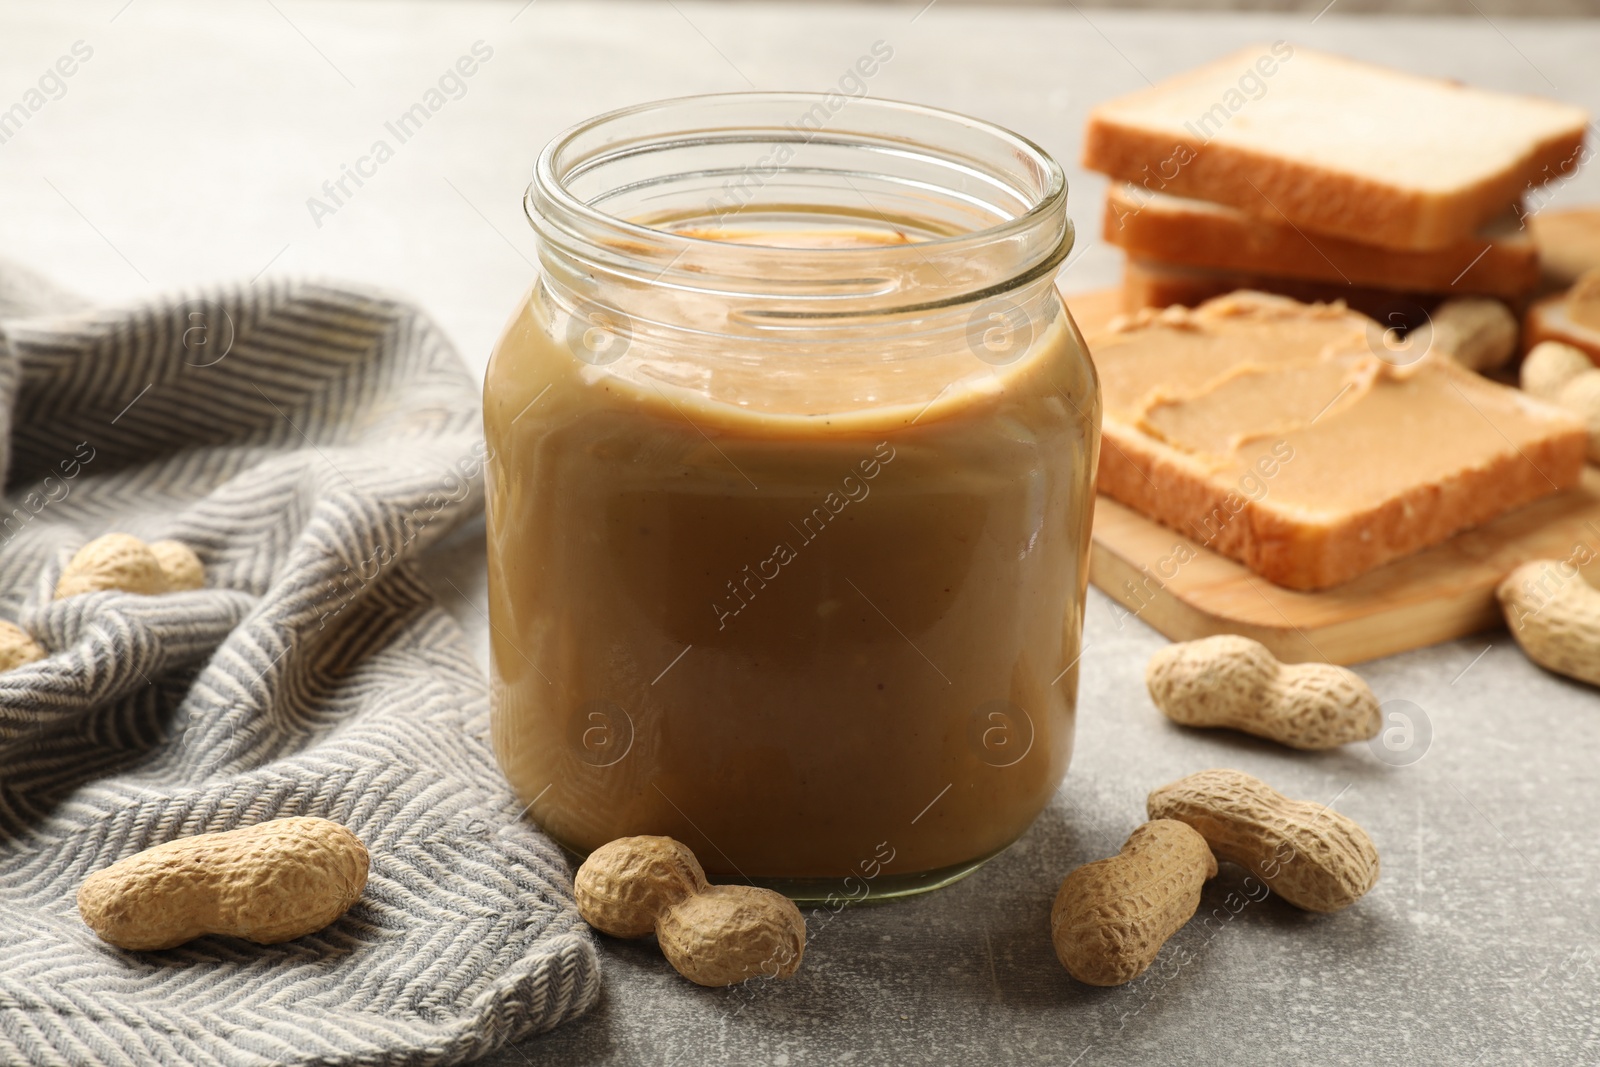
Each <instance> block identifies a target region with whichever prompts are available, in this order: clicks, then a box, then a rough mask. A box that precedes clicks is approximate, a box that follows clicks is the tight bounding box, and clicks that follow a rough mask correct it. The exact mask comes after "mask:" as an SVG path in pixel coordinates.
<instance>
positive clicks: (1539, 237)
mask: <svg viewBox="0 0 1600 1067" xmlns="http://www.w3.org/2000/svg"><path fill="white" fill-rule="evenodd" d="M1526 221H1527V225H1528V229H1529V231H1530V232H1531V233H1532V234H1533V242H1534V244H1535V245H1537V246H1538V248H1539V267H1540V269H1541V271H1542V272H1543V274H1544V279H1543V282H1544V287H1545V288H1546V289H1565V288H1567V287H1568V286H1570V285H1572V283H1574V282H1576V281H1577V280H1578V276H1579V275H1580V274H1582V273H1583V272H1584V271H1587V270H1593V269H1594V268H1596V267H1600V207H1578V208H1567V209H1565V210H1563V211H1540V212H1537V213H1534V214H1530V215H1528V216H1526Z"/></svg>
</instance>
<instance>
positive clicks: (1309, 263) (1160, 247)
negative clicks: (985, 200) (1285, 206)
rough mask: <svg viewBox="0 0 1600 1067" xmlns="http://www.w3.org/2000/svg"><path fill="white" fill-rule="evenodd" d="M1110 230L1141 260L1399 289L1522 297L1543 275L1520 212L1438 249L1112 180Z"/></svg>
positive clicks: (1108, 199) (1107, 236)
mask: <svg viewBox="0 0 1600 1067" xmlns="http://www.w3.org/2000/svg"><path fill="white" fill-rule="evenodd" d="M1103 230H1104V236H1105V239H1106V240H1107V241H1109V242H1111V243H1112V244H1114V245H1116V246H1118V247H1119V248H1121V249H1122V250H1123V251H1124V252H1126V253H1128V255H1129V256H1130V257H1133V258H1136V259H1150V260H1157V261H1160V262H1162V263H1169V264H1176V265H1179V266H1186V267H1202V268H1209V269H1214V270H1233V271H1247V272H1251V273H1254V274H1258V275H1283V276H1285V277H1290V278H1301V279H1305V280H1308V281H1317V282H1328V283H1332V284H1338V285H1346V286H1357V287H1363V288H1369V289H1393V290H1397V291H1402V292H1433V293H1452V294H1457V295H1473V296H1497V297H1504V298H1506V299H1511V300H1516V299H1520V298H1522V297H1525V296H1527V295H1528V294H1529V293H1530V292H1532V291H1533V289H1534V287H1535V286H1536V285H1538V282H1539V253H1538V249H1537V248H1535V246H1534V242H1533V238H1532V236H1531V235H1530V234H1529V233H1528V231H1526V230H1524V229H1523V228H1522V227H1521V224H1520V222H1519V221H1518V219H1517V216H1516V215H1515V214H1512V213H1510V212H1507V213H1505V214H1503V215H1501V216H1499V217H1497V218H1496V219H1495V220H1493V221H1492V222H1491V223H1489V225H1487V226H1485V227H1484V228H1483V229H1481V230H1479V231H1478V233H1477V234H1475V235H1473V237H1472V238H1471V239H1470V240H1467V241H1458V242H1457V243H1455V244H1453V245H1450V246H1448V247H1446V248H1441V249H1439V250H1437V251H1432V252H1407V251H1397V250H1394V249H1388V248H1380V247H1378V246H1376V245H1370V244H1363V243H1361V242H1358V241H1351V240H1348V239H1346V238H1343V237H1330V236H1328V235H1326V234H1318V235H1316V236H1315V237H1313V236H1311V235H1310V234H1307V233H1306V232H1305V231H1304V230H1297V229H1295V228H1294V227H1293V226H1290V225H1288V224H1286V223H1284V222H1281V221H1279V222H1269V221H1267V220H1265V219H1261V218H1257V217H1256V216H1254V215H1250V214H1248V213H1246V212H1244V211H1240V210H1239V209H1238V208H1233V207H1228V206H1226V205H1224V204H1214V203H1211V202H1210V201H1207V200H1191V199H1188V198H1187V197H1177V196H1168V195H1167V194H1165V193H1149V192H1146V191H1145V190H1144V189H1143V188H1142V187H1141V186H1137V185H1130V184H1125V183H1114V184H1113V185H1112V186H1111V188H1110V189H1109V190H1108V191H1107V193H1106V211H1105V221H1104V223H1103Z"/></svg>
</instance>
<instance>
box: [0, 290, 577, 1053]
mask: <svg viewBox="0 0 1600 1067" xmlns="http://www.w3.org/2000/svg"><path fill="white" fill-rule="evenodd" d="M75 304H76V301H75V300H74V299H73V298H71V297H70V295H68V294H65V293H63V292H62V291H60V290H58V289H55V288H53V287H51V286H49V285H47V284H44V283H41V282H38V281H37V280H35V279H32V278H30V277H28V276H27V275H26V274H23V273H19V272H18V271H17V270H16V269H15V268H10V267H6V266H5V265H3V264H0V314H3V315H4V316H7V317H8V318H9V319H12V321H5V322H3V323H0V420H4V425H3V426H0V430H4V433H0V442H3V443H0V448H3V449H4V456H3V459H4V465H5V470H6V473H7V478H6V483H5V484H6V493H5V497H4V501H3V505H0V598H3V604H0V614H3V615H5V616H7V617H10V618H12V619H15V620H16V621H17V622H18V623H19V624H20V625H21V626H22V627H23V628H24V629H26V630H28V631H30V632H31V633H32V634H33V636H34V639H35V640H36V641H38V642H39V643H40V644H41V645H42V646H44V648H45V649H46V651H47V652H49V653H50V655H49V656H48V658H46V659H44V660H41V661H38V662H35V663H32V664H28V665H26V666H23V667H20V668H17V669H15V670H13V671H10V672H7V673H4V674H0V1062H4V1063H15V1062H31V1063H71V1064H77V1063H97V1064H149V1063H184V1064H229V1065H232V1064H241V1065H242V1064H266V1063H319V1064H342V1063H362V1064H401V1063H404V1064H434V1063H459V1062H463V1061H466V1060H470V1059H472V1058H474V1057H477V1056H481V1055H483V1054H484V1053H486V1052H488V1051H490V1050H492V1049H494V1048H495V1047H497V1046H499V1045H500V1044H502V1043H503V1042H505V1041H507V1040H509V1039H513V1038H516V1037H519V1036H522V1035H525V1034H528V1033H531V1032H534V1031H537V1030H543V1029H548V1028H550V1027H553V1026H555V1025H557V1024H559V1023H561V1022H563V1021H564V1020H567V1019H570V1018H572V1017H573V1016H575V1015H577V1014H579V1013H581V1012H583V1011H584V1010H585V1009H586V1008H588V1007H589V1006H590V1005H591V1004H592V1003H593V1002H594V1000H595V999H596V996H597V993H598V987H599V968H598V964H597V960H596V955H595V949H594V944H593V942H592V940H591V938H590V936H589V935H588V933H587V932H586V928H585V927H584V926H583V924H582V922H581V921H580V920H579V918H578V916H577V912H576V909H575V907H574V905H573V903H572V893H571V879H570V875H569V872H568V869H567V866H566V864H565V862H564V860H563V858H562V856H561V854H560V853H559V851H558V850H557V849H556V848H555V847H554V846H553V845H552V844H551V843H550V842H549V841H548V840H547V839H546V838H544V837H543V836H541V835H540V834H538V833H537V832H536V831H534V830H533V829H531V828H530V827H529V826H528V825H527V824H526V822H524V821H522V820H521V819H519V814H520V812H521V809H522V806H521V804H519V803H517V802H516V801H515V799H514V798H513V797H512V795H511V794H510V792H509V791H508V789H507V788H506V786H505V785H504V784H503V782H502V781H501V779H500V776H499V774H498V772H497V771H496V769H495V767H494V761H493V757H492V755H491V753H490V750H489V746H488V740H487V734H488V721H487V708H488V700H487V687H486V685H485V682H484V679H483V677H482V674H481V671H480V670H479V668H478V667H477V666H476V665H475V664H474V662H473V660H472V657H471V655H470V653H469V650H468V648H467V647H466V644H465V641H464V639H463V636H462V634H461V632H460V629H459V628H458V627H457V626H456V624H455V622H454V621H453V620H452V619H450V618H449V617H448V616H447V615H446V614H445V613H444V612H443V611H441V610H440V608H439V607H438V606H437V605H436V604H435V603H434V601H433V599H432V597H431V596H430V594H429V592H428V589H427V586H426V585H425V584H424V583H423V582H422V581H421V580H420V579H419V577H418V568H420V567H425V566H426V565H427V557H426V555H425V552H426V549H427V548H428V547H429V546H430V545H431V544H433V543H435V542H436V541H438V540H439V539H440V538H441V537H443V536H444V535H445V534H446V533H448V532H449V531H450V530H451V529H453V528H455V527H457V526H458V525H459V524H461V523H462V522H463V521H465V520H469V519H471V518H472V517H473V516H475V515H476V514H477V513H478V512H479V510H480V508H481V506H482V479H481V467H482V460H483V444H482V438H481V436H480V434H479V431H478V406H477V397H476V390H475V388H474V386H473V383H472V381H471V379H470V378H469V376H468V375H467V373H466V371H465V369H464V368H463V366H462V365H461V362H460V360H459V358H458V357H457V355H456V353H455V352H454V350H453V349H452V348H451V346H450V344H449V342H448V341H446V340H445V338H444V337H443V335H442V334H441V333H440V331H439V330H438V328H437V327H436V326H434V325H433V324H432V323H431V322H430V321H429V320H428V319H427V318H426V317H425V316H423V315H422V314H421V313H419V312H418V311H416V310H415V309H413V308H412V307H410V306H408V305H407V304H405V303H404V302H402V301H399V300H396V299H394V298H392V297H389V296H386V295H384V294H382V293H377V292H369V291H366V290H362V289H358V288H352V287H346V286H336V285H329V284H320V283H312V282H292V281H261V282H259V283H256V284H254V285H249V286H238V287H234V288H226V289H217V290H214V291H208V292H196V293H188V294H178V295H176V296H173V297H171V298H168V299H164V300H160V301H157V302H152V303H147V304H143V305H140V306H136V307H131V308H127V309H124V310H118V311H105V312H100V311H83V310H70V309H71V308H73V307H74V305H75ZM30 311H32V312H38V313H45V314H49V315H51V316H52V317H50V318H39V317H33V318H29V319H25V320H14V317H15V316H18V315H21V314H26V313H28V312H30ZM109 531H122V532H126V533H131V534H134V535H136V536H139V537H143V538H145V539H146V540H158V539H162V538H176V539H178V540H181V541H183V542H185V543H187V544H188V545H189V546H191V547H192V548H193V549H194V550H195V551H196V552H197V553H198V554H199V556H200V558H201V560H202V561H204V563H205V566H206V587H205V588H204V589H201V590H196V591H193V592H182V593H170V594H167V595H164V596H157V597H147V596H136V595H132V594H125V593H118V592H102V593H91V594H86V595H82V596H77V597H71V598H68V599H66V600H52V599H51V593H52V590H53V587H54V584H55V581H56V578H57V576H58V575H59V574H60V571H61V568H62V566H63V565H64V564H65V562H66V560H67V559H68V558H70V557H71V555H72V553H73V552H74V551H75V550H76V549H77V548H79V547H80V546H81V545H82V544H83V543H84V542H86V541H88V540H90V539H91V538H93V537H96V536H98V535H100V534H102V533H106V532H109ZM287 815H318V816H323V817H326V818H330V819H334V820H337V821H339V822H341V823H344V824H345V825H347V826H349V827H350V828H351V829H353V830H354V831H355V832H356V834H357V835H359V836H360V837H361V839H362V840H363V841H364V842H365V843H366V845H367V847H368V849H369V850H370V851H371V854H372V870H371V877H370V880H369V882H368V884H367V889H366V892H365V893H364V894H363V896H362V898H361V900H360V901H359V902H357V904H356V905H355V907H354V908H353V909H352V910H351V911H350V912H349V913H348V914H347V915H345V916H344V917H343V918H342V919H339V920H338V921H336V922H335V923H334V924H333V925H332V926H330V927H328V928H327V929H326V930H323V931H322V932H321V933H318V934H313V935H311V936H309V937H304V938H301V939H299V940H297V941H293V942H289V943H287V944H283V945H275V946H270V947H267V946H257V945H253V944H250V943H248V942H244V941H240V940H235V939H231V938H226V937H206V938H202V939H200V940H198V941H194V942H191V943H190V944H188V945H186V946H184V947H181V948H177V949H172V950H169V951H164V952H126V951H122V950H120V949H116V948H113V947H111V946H110V945H107V944H104V943H103V942H101V941H100V940H99V939H98V938H96V937H95V935H94V934H93V933H92V932H91V931H90V930H89V929H88V928H87V927H85V926H84V924H83V922H82V920H81V919H80V918H79V916H78V912H77V907H76V903H75V900H74V896H75V894H76V892H77V888H78V885H79V884H80V883H81V882H82V881H83V879H84V878H85V876H87V875H88V874H90V873H91V872H93V871H95V870H97V869H99V868H101V867H104V866H106V865H108V864H110V863H112V862H114V861H116V860H118V859H121V858H123V857H125V856H129V855H132V854H133V853H135V852H137V851H139V850H140V849H143V848H146V847H148V846H150V845H154V844H157V843H159V842H162V841H169V840H172V839H173V838H176V837H183V836H186V835H190V834H197V833H206V832H210V831H215V830H229V829H233V828H235V827H239V826H246V825H250V824H253V823H257V822H261V821H264V820H266V819H272V818H277V817H280V816H287Z"/></svg>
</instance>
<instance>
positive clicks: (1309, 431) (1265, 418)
mask: <svg viewBox="0 0 1600 1067" xmlns="http://www.w3.org/2000/svg"><path fill="white" fill-rule="evenodd" d="M1420 333H1421V336H1413V337H1411V338H1409V339H1408V340H1407V341H1405V342H1401V341H1398V340H1396V338H1395V337H1394V336H1393V335H1386V334H1385V333H1384V332H1383V331H1382V330H1381V328H1380V327H1378V325H1377V324H1376V323H1374V322H1373V321H1372V320H1370V319H1368V318H1366V317H1365V316H1363V315H1360V314H1357V313H1355V312H1352V311H1350V310H1348V309H1346V308H1345V307H1344V306H1343V305H1342V304H1329V305H1320V304H1319V305H1306V304H1300V303H1298V302H1296V301H1293V300H1287V299H1284V298H1281V297H1273V296H1267V295H1264V294H1260V293H1248V292H1246V293H1235V294H1233V295H1231V296H1227V297H1221V298H1219V299H1217V300H1213V301H1210V302H1209V303H1207V304H1204V305H1202V306H1201V307H1199V308H1196V309H1193V310H1189V309H1185V308H1167V309H1165V310H1162V311H1144V312H1140V313H1139V314H1137V315H1135V316H1130V317H1125V318H1123V319H1120V320H1118V321H1116V322H1113V323H1112V324H1111V325H1110V326H1109V327H1108V328H1107V329H1106V330H1105V331H1104V332H1102V333H1101V334H1099V335H1098V336H1095V337H1092V338H1091V339H1090V350H1091V351H1092V352H1093V354H1094V357H1095V362H1096V365H1097V367H1098V368H1099V371H1100V376H1101V384H1102V388H1103V390H1104V403H1105V417H1106V426H1107V432H1108V434H1109V433H1111V432H1113V429H1117V430H1118V431H1119V432H1120V433H1123V434H1128V433H1134V434H1139V435H1143V436H1144V437H1146V438H1149V439H1151V440H1153V441H1156V442H1160V443H1161V444H1163V445H1165V446H1167V447H1168V448H1170V449H1173V450H1175V451H1177V452H1178V453H1181V454H1182V456H1183V457H1185V459H1186V460H1187V461H1188V462H1190V463H1192V464H1194V465H1197V466H1198V467H1199V468H1201V473H1202V476H1205V477H1207V478H1208V480H1213V481H1216V482H1218V483H1221V484H1224V485H1228V486H1233V485H1236V484H1238V483H1239V482H1240V481H1241V480H1243V481H1245V482H1246V483H1250V481H1251V479H1252V478H1254V479H1256V480H1258V481H1259V479H1260V476H1261V474H1262V471H1263V468H1262V465H1261V463H1262V458H1263V457H1266V456H1271V457H1274V459H1275V460H1276V461H1277V462H1275V463H1273V465H1272V468H1273V469H1272V473H1271V475H1270V483H1269V484H1265V485H1264V486H1263V488H1262V490H1261V495H1260V500H1261V501H1262V502H1263V503H1265V504H1266V505H1267V506H1269V507H1271V508H1273V509H1275V510H1278V511H1280V512H1286V513H1289V514H1291V515H1293V516H1294V517H1295V518H1297V519H1299V520H1301V521H1305V522H1325V521H1332V520H1336V519H1338V518H1340V517H1342V516H1346V515H1349V514H1352V513H1359V512H1363V511H1366V510H1369V509H1372V508H1376V507H1378V506H1380V505H1382V504H1383V503H1384V502H1386V501H1389V500H1393V499H1395V498H1396V497H1398V496H1400V495H1402V494H1404V493H1406V492H1407V491H1409V490H1413V489H1415V488H1416V487H1417V486H1419V485H1428V484H1432V483H1439V482H1443V481H1445V480H1447V479H1450V478H1453V477H1456V476H1458V475H1460V474H1461V473H1462V472H1465V471H1470V470H1473V469H1474V468H1479V467H1486V466H1487V465H1489V464H1490V463H1491V462H1492V461H1494V460H1496V459H1499V458H1503V457H1504V456H1505V455H1507V453H1508V452H1510V451H1511V450H1512V449H1520V448H1523V447H1525V446H1527V445H1529V444H1531V443H1533V442H1535V441H1542V440H1545V439H1548V438H1549V437H1550V436H1551V435H1552V434H1559V433H1565V432H1569V430H1570V427H1567V426H1566V425H1565V424H1563V423H1562V422H1561V420H1560V419H1559V418H1558V417H1554V416H1553V413H1552V412H1551V410H1550V409H1549V408H1547V407H1545V406H1543V405H1539V404H1536V403H1533V402H1530V401H1529V400H1527V398H1525V397H1523V396H1522V395H1521V394H1519V393H1518V392H1516V391H1515V390H1510V389H1506V388H1504V387H1503V386H1500V385H1497V384H1495V383H1493V382H1489V381H1487V380H1485V379H1483V378H1481V377H1479V376H1478V375H1476V374H1474V373H1472V372H1470V371H1467V370H1464V369H1463V368H1461V367H1460V366H1458V365H1457V364H1455V362H1454V361H1452V360H1450V359H1448V358H1446V357H1445V356H1443V355H1442V354H1440V353H1430V352H1428V351H1427V338H1426V331H1425V330H1423V331H1420ZM1118 424H1120V427H1118ZM1286 457H1288V458H1286ZM1551 488H1552V489H1553V488H1554V485H1552V486H1551Z"/></svg>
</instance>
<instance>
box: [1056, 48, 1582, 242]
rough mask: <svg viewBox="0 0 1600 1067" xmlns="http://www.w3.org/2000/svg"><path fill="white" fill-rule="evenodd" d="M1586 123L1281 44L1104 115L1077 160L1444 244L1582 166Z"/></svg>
mask: <svg viewBox="0 0 1600 1067" xmlns="http://www.w3.org/2000/svg"><path fill="white" fill-rule="evenodd" d="M1587 123H1588V115H1587V114H1586V113H1585V112H1584V111H1583V109H1582V108H1578V107H1573V106H1571V105H1568V104H1562V103H1556V102H1554V101H1549V100H1542V99H1538V98H1536V97H1527V96H1514V95H1511V94H1508V93H1495V92H1486V91H1483V90H1479V89H1471V88H1468V87H1466V86H1463V85H1460V84H1457V83H1455V82H1449V81H1444V80H1442V79H1438V78H1424V77H1418V76H1416V75H1413V74H1405V73H1401V72H1399V71H1393V70H1388V69H1385V68H1383V67H1378V66H1373V65H1371V64H1367V63H1360V62H1357V61H1355V60H1352V59H1345V58H1343V57H1340V56H1333V55H1327V54H1325V53H1319V52H1314V51H1312V50H1310V49H1308V48H1298V47H1293V46H1291V45H1289V44H1288V43H1286V42H1283V41H1279V42H1277V43H1275V44H1272V45H1260V46H1256V47H1253V48H1246V49H1243V50H1241V51H1238V52H1235V53H1233V54H1231V55H1228V56H1226V57H1224V58H1222V59H1219V60H1216V61H1214V62H1212V63H1208V64H1206V65H1205V66H1203V67H1200V68H1198V69H1196V70H1192V71H1189V72H1188V73H1186V74H1180V75H1178V76H1176V77H1173V78H1168V79H1166V80H1165V81H1162V82H1158V83H1157V84H1155V85H1152V86H1149V87H1148V88H1145V89H1141V90H1138V91H1137V92H1133V93H1130V94H1128V95H1126V96H1122V97H1118V98H1117V99H1115V100H1111V101H1108V102H1106V103H1103V104H1100V105H1098V106H1096V107H1095V108H1093V109H1092V110H1091V111H1090V113H1089V125H1088V131H1087V133H1086V135H1085V141H1084V152H1083V163H1084V166H1086V167H1088V168H1090V169H1091V170H1097V171H1101V172H1103V173H1105V174H1109V175H1111V176H1112V177H1114V178H1121V179H1122V180H1124V181H1130V182H1134V183H1135V184H1138V185H1141V186H1143V187H1144V188H1146V189H1149V190H1150V191H1152V192H1165V193H1171V194H1173V195H1176V196H1188V197H1195V198H1198V199H1201V200H1213V201H1216V202H1218V203H1222V204H1230V205H1232V206H1234V207H1238V208H1241V209H1242V210H1244V211H1246V212H1249V213H1250V214H1252V215H1255V216H1257V217H1260V218H1264V219H1268V220H1271V221H1277V222H1287V223H1289V224H1292V225H1295V226H1299V227H1300V228H1302V229H1304V230H1306V231H1308V232H1310V233H1327V234H1333V235H1338V236H1345V237H1349V238H1350V239H1351V240H1354V241H1364V242H1367V243H1369V244H1375V245H1380V246H1382V247H1385V248H1399V249H1415V250H1422V249H1443V248H1448V247H1450V246H1451V245H1453V244H1457V243H1459V242H1461V241H1465V240H1467V239H1468V238H1470V237H1471V235H1472V234H1473V232H1474V231H1475V230H1477V229H1478V227H1480V226H1482V225H1483V224H1484V223H1485V222H1487V221H1489V220H1490V219H1492V218H1493V217H1495V216H1496V215H1498V214H1500V213H1501V212H1502V211H1505V210H1506V209H1507V208H1508V207H1509V206H1510V205H1511V204H1512V203H1514V202H1515V201H1516V200H1517V198H1518V197H1519V196H1521V195H1522V194H1523V192H1524V191H1525V190H1527V189H1529V188H1531V187H1534V186H1537V185H1540V184H1543V183H1544V182H1547V181H1549V180H1550V179H1552V178H1555V177H1559V176H1560V175H1562V174H1565V173H1567V172H1568V171H1570V170H1572V169H1573V168H1574V167H1576V166H1577V164H1578V162H1579V156H1580V154H1581V153H1582V151H1583V139H1584V129H1585V126H1586V124H1587Z"/></svg>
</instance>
